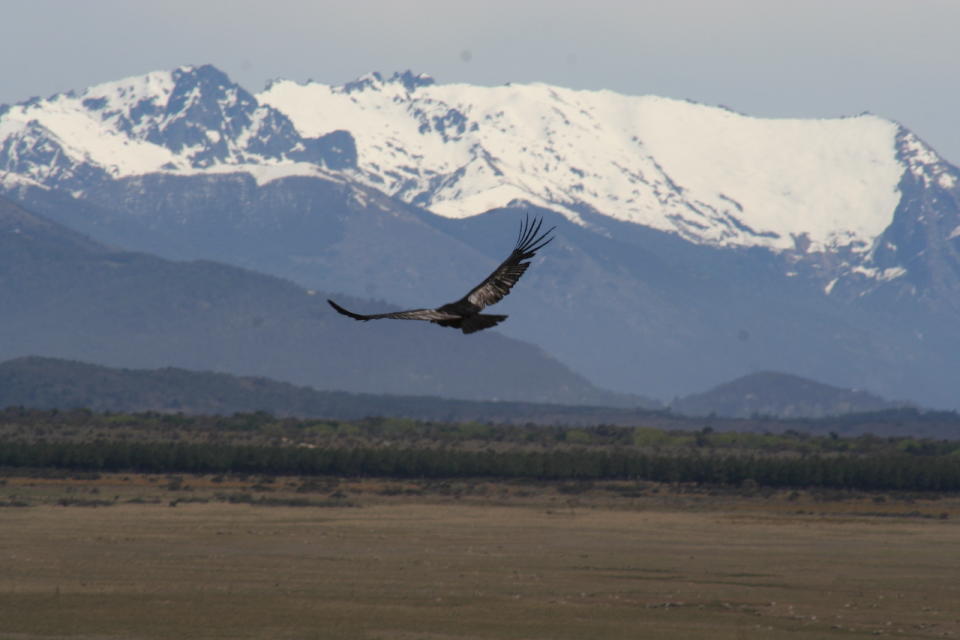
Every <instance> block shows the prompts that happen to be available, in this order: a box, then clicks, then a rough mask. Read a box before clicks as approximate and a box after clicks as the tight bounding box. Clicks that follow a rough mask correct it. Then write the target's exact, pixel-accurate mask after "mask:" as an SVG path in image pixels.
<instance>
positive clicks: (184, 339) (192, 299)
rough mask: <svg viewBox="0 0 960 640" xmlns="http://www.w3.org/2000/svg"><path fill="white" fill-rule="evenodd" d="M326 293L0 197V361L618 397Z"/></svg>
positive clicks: (509, 346)
mask: <svg viewBox="0 0 960 640" xmlns="http://www.w3.org/2000/svg"><path fill="white" fill-rule="evenodd" d="M325 295H326V294H314V293H313V292H310V291H305V290H304V289H302V288H301V287H298V286H296V285H294V284H292V283H290V282H287V281H284V280H280V279H277V278H274V277H270V276H265V275H261V274H257V273H253V272H250V271H245V270H242V269H238V268H235V267H229V266H226V265H222V264H216V263H212V262H205V261H198V262H188V263H180V262H170V261H166V260H162V259H160V258H156V257H154V256H150V255H146V254H138V253H131V252H125V251H118V250H113V249H109V248H106V247H103V246H101V245H98V244H96V243H94V242H92V241H89V240H87V239H85V238H83V237H82V236H79V234H75V233H72V232H70V231H68V230H65V229H63V228H62V227H60V226H59V225H56V224H52V223H50V222H48V221H46V220H43V219H42V218H39V217H37V216H35V215H32V214H29V213H27V212H25V211H24V210H22V209H20V208H19V207H16V206H14V205H12V204H10V203H9V202H6V201H3V200H0V300H2V301H3V313H2V314H0V358H3V359H8V358H13V357H19V356H25V355H42V356H52V357H65V358H70V359H79V360H85V361H89V362H96V363H100V364H107V365H112V366H126V367H163V366H178V367H183V368H190V369H207V370H214V371H225V372H232V373H238V374H244V375H260V376H269V377H273V378H276V379H278V380H284V381H289V382H294V383H297V384H308V385H311V386H314V387H317V388H326V389H341V390H351V391H359V390H363V391H370V392H378V393H379V392H385V393H400V394H420V395H424V394H427V395H439V396H447V397H461V398H470V399H509V400H531V401H552V402H569V403H593V404H607V403H609V402H618V401H619V402H623V401H624V398H622V397H618V396H615V395H614V394H610V393H606V392H603V391H600V390H598V389H596V388H594V387H593V386H591V385H590V384H589V383H587V382H586V381H585V380H583V379H582V378H580V377H579V376H577V375H575V374H574V373H572V372H571V371H569V370H568V369H566V368H565V367H563V366H561V365H560V364H559V363H557V362H556V361H554V360H552V359H550V358H549V357H548V356H546V355H545V354H544V353H543V352H542V351H541V350H539V349H538V348H536V347H533V346H530V345H527V344H524V343H521V342H518V341H515V340H510V339H508V338H504V337H503V336H499V335H496V334H493V333H491V334H488V335H480V336H477V337H478V338H479V339H478V340H463V339H462V338H463V337H462V336H460V335H458V334H455V333H454V332H452V331H444V330H441V329H439V328H438V327H434V326H432V325H427V324H426V323H415V322H386V323H380V324H377V325H372V324H365V323H356V322H352V321H349V320H347V319H345V318H342V317H340V316H338V315H337V314H335V313H334V312H333V311H332V310H330V309H329V307H327V305H326V302H325V301H324V297H325ZM344 303H345V304H348V305H351V306H356V307H357V308H364V306H365V305H366V304H368V303H366V302H365V301H363V300H357V299H353V298H348V299H345V300H344ZM627 401H628V402H629V401H630V400H627Z"/></svg>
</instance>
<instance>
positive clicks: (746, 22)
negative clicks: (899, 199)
mask: <svg viewBox="0 0 960 640" xmlns="http://www.w3.org/2000/svg"><path fill="white" fill-rule="evenodd" d="M958 27H960V0H784V1H781V0H657V1H646V0H641V1H637V0H634V1H632V2H631V1H627V0H624V1H622V2H613V1H608V0H593V1H591V2H573V1H570V0H550V1H541V0H533V1H528V2H524V1H523V0H510V1H500V0H483V1H482V2H469V3H468V2H457V1H455V0H443V1H441V0H426V1H417V0H392V1H387V0H367V1H365V0H348V1H346V2H316V1H314V2H308V1H299V2H294V1H291V0H268V1H260V2H252V1H247V0H237V1H233V2H228V1H224V0H163V1H162V2H158V1H151V2H140V1H138V0H122V1H114V0H84V1H80V0H61V1H54V0H30V1H22V2H5V3H3V4H2V5H0V103H3V102H18V101H20V100H25V99H27V98H29V97H31V96H34V95H40V96H48V95H50V94H52V93H56V92H60V91H65V90H68V89H82V88H84V87H86V86H89V85H91V84H95V83H98V82H103V81H107V80H115V79H119V78H122V77H125V76H130V75H137V74H141V73H145V72H147V71H153V70H158V69H171V68H173V67H176V66H179V65H182V64H202V63H207V62H209V63H212V64H215V65H216V66H218V67H220V68H221V69H223V70H224V71H226V72H227V73H228V74H229V75H230V76H231V77H232V78H233V79H234V80H236V81H237V82H239V83H240V84H242V85H244V86H245V87H246V88H247V89H248V90H250V91H252V92H257V91H259V90H261V89H262V88H263V86H264V85H265V83H266V81H267V80H268V79H271V78H290V79H294V80H307V79H314V80H317V81H320V82H324V83H333V84H339V83H343V82H346V81H349V80H352V79H353V78H355V77H357V76H359V75H362V74H364V73H366V72H368V71H374V70H377V71H381V72H384V73H386V74H390V73H392V72H393V71H398V70H404V69H411V70H413V71H415V72H425V73H429V74H430V75H432V76H434V77H435V78H436V79H437V81H438V82H470V83H475V84H483V85H496V84H502V83H505V82H534V81H542V82H548V83H551V84H557V85H562V86H567V87H573V88H582V89H599V88H604V89H612V90H614V91H618V92H621V93H628V94H657V95H662V96H668V97H672V98H688V99H691V100H696V101H698V102H704V103H707V104H722V105H726V106H728V107H731V108H733V109H736V110H737V111H741V112H744V113H747V114H750V115H757V116H768V117H833V116H842V115H854V114H857V113H860V112H863V111H870V112H872V113H876V114H878V115H881V116H884V117H888V118H892V119H895V120H897V121H899V122H901V123H903V124H904V125H906V126H907V127H908V128H910V129H912V130H913V131H914V132H916V133H917V134H918V135H920V137H922V138H923V139H924V140H926V141H927V142H928V143H929V144H931V145H932V146H933V147H934V148H935V149H937V150H938V151H939V152H940V153H941V154H942V155H943V156H945V157H946V158H947V159H948V160H950V161H951V162H953V163H955V164H960V126H958V122H957V117H958V114H960V68H958V67H960V36H958V32H957V31H958Z"/></svg>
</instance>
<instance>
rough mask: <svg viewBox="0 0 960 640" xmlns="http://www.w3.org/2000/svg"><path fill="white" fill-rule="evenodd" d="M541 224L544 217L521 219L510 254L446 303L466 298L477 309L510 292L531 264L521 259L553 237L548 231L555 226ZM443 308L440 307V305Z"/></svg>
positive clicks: (459, 302)
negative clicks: (479, 279)
mask: <svg viewBox="0 0 960 640" xmlns="http://www.w3.org/2000/svg"><path fill="white" fill-rule="evenodd" d="M542 225H543V218H534V219H533V221H532V222H531V220H530V218H529V217H528V218H526V219H524V221H523V224H522V225H521V226H520V233H519V234H518V235H517V244H516V246H515V247H514V248H513V252H512V253H511V254H510V255H509V257H507V259H506V260H504V261H503V262H502V263H501V264H500V266H499V267H497V268H496V269H495V270H494V272H493V273H491V274H490V275H489V276H487V279H486V280H484V281H483V282H481V283H480V284H478V285H477V286H476V287H474V288H473V289H472V290H471V291H470V293H468V294H467V295H466V296H464V297H463V299H461V300H459V301H458V302H454V303H453V304H452V305H448V306H452V307H455V306H458V305H460V304H463V303H465V302H466V303H469V304H471V305H473V306H475V307H476V308H477V311H479V310H480V309H483V308H484V307H486V306H489V305H491V304H495V303H497V302H500V300H502V299H503V297H504V296H505V295H507V294H508V293H510V289H512V288H513V285H515V284H517V281H518V280H519V279H520V276H522V275H523V273H524V272H525V271H526V270H527V267H529V266H530V263H529V262H524V260H529V259H530V258H532V257H533V256H535V255H536V254H537V251H539V250H540V249H543V248H544V247H545V246H547V245H548V244H550V242H551V241H552V240H553V238H551V237H549V235H550V232H551V231H553V230H554V229H556V227H550V228H549V229H547V230H546V231H544V232H543V233H540V227H541V226H542ZM443 308H444V307H441V309H443Z"/></svg>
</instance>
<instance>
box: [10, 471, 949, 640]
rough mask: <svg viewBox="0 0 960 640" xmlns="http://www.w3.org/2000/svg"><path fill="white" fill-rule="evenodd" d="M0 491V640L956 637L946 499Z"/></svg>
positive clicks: (230, 486)
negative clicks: (72, 639)
mask: <svg viewBox="0 0 960 640" xmlns="http://www.w3.org/2000/svg"><path fill="white" fill-rule="evenodd" d="M0 483H2V484H0V504H4V505H6V506H4V507H2V508H0V638H3V639H4V640H6V639H11V640H35V639H54V638H83V639H89V640H108V639H110V640H113V639H125V640H126V639H141V638H142V639H166V638H170V639H174V638H176V639H182V638H231V639H233V638H237V639H242V638H271V639H281V640H282V639H291V640H292V639H311V638H331V639H339V638H343V639H348V638H349V639H351V640H354V639H358V640H418V639H422V640H453V639H457V640H471V639H515V640H521V639H551V640H553V639H558V640H562V639H578V640H579V639H583V638H603V639H617V638H631V639H635V638H643V639H659V638H680V639H685V640H691V639H693V640H696V639H700V638H703V639H706V638H709V639H711V640H724V639H739V638H770V639H779V638H790V639H792V640H804V639H811V640H812V639H821V638H842V639H847V638H867V637H870V638H874V637H877V636H885V637H894V638H943V637H957V638H960V607H958V606H957V603H958V602H960V553H958V548H960V498H958V497H940V498H939V499H933V498H924V497H917V496H913V497H910V496H895V495H882V496H881V495H842V494H836V495H832V496H831V495H815V494H810V493H807V492H778V493H762V492H757V493H756V494H755V495H735V494H732V493H728V494H714V493H711V492H708V491H690V490H681V489H678V488H670V487H665V486H659V487H658V486H654V485H650V484H649V483H647V484H643V485H638V484H633V485H630V484H628V483H620V484H616V483H606V484H600V483H598V484H593V485H583V486H571V485H536V484H519V483H516V484H504V483H492V482H482V483H461V484H448V483H426V482H423V483H417V482H388V481H382V480H381V481H374V480H367V481H350V482H347V481H337V480H320V481H319V482H318V481H316V480H314V481H305V480H302V479H298V478H278V479H231V478H210V477H192V476H186V477H177V478H171V477H166V476H132V475H116V476H100V477H97V476H94V477H90V478H87V479H59V480H58V479H43V478H23V477H19V478H17V477H13V478H5V479H3V480H2V481H0ZM17 505H26V506H17ZM97 505H99V506H97Z"/></svg>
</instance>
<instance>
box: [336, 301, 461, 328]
mask: <svg viewBox="0 0 960 640" xmlns="http://www.w3.org/2000/svg"><path fill="white" fill-rule="evenodd" d="M327 302H329V303H330V306H331V307H333V308H334V309H336V310H337V312H338V313H342V314H343V315H345V316H347V317H348V318H353V319H354V320H363V321H367V320H379V319H381V318H394V319H398V320H427V321H428V322H436V321H438V320H454V319H456V318H459V317H460V316H458V315H455V314H452V313H444V312H443V311H437V310H436V309H411V310H409V311H394V312H393V313H375V314H373V315H369V316H365V315H361V314H359V313H354V312H353V311H348V310H347V309H344V308H343V307H341V306H340V305H338V304H337V303H336V302H334V301H333V300H330V299H328V300H327Z"/></svg>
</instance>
